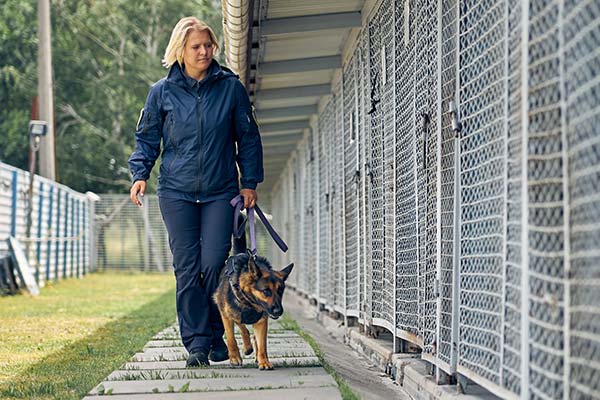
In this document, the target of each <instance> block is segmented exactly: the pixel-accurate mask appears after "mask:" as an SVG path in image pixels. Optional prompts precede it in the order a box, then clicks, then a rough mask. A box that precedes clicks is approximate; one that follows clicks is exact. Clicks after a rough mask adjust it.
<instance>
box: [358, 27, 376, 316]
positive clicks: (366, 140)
mask: <svg viewBox="0 0 600 400" xmlns="http://www.w3.org/2000/svg"><path fill="white" fill-rule="evenodd" d="M369 41H370V39H369V30H368V29H363V31H362V32H361V36H360V42H361V44H360V58H359V59H360V72H361V78H360V79H359V81H360V83H361V89H362V90H361V91H360V95H359V99H360V107H359V137H360V159H361V161H360V167H361V188H360V207H359V212H360V224H359V226H360V227H361V232H360V238H361V243H360V246H361V248H360V255H361V257H360V268H361V276H360V277H361V280H362V282H361V301H360V304H361V306H360V310H361V312H362V318H363V322H365V321H368V320H371V319H372V318H373V315H372V314H373V313H372V303H373V300H372V278H373V274H372V264H371V250H372V244H371V191H370V185H371V178H370V175H369V171H370V167H369V165H370V160H371V150H370V149H371V140H370V139H371V135H370V132H371V129H370V128H371V125H370V119H369V115H368V114H367V113H368V112H369V110H370V109H371V67H370V61H371V57H370V51H369V48H370V43H369Z"/></svg>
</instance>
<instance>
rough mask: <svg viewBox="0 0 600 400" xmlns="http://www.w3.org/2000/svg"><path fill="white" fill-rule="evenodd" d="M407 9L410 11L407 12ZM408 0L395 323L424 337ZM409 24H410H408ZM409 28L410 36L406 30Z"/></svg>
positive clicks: (401, 52) (400, 102) (401, 46)
mask: <svg viewBox="0 0 600 400" xmlns="http://www.w3.org/2000/svg"><path fill="white" fill-rule="evenodd" d="M406 13H408V15H406ZM411 20H412V18H411V9H410V6H409V5H408V4H407V1H406V0H405V1H397V2H396V29H395V31H396V46H395V48H396V78H395V81H396V82H395V83H396V210H395V212H396V221H395V225H396V243H397V247H396V262H397V265H396V310H397V318H396V327H397V328H398V329H399V330H400V331H402V332H406V333H407V334H408V336H407V337H411V336H412V337H413V341H417V337H421V340H422V333H421V326H420V325H419V310H418V304H419V281H418V276H419V271H418V265H417V262H418V259H417V256H418V254H417V199H416V194H415V193H416V188H417V186H416V174H415V171H416V163H415V157H416V140H415V88H414V74H415V60H414V54H415V48H414V43H415V39H416V38H415V37H414V36H412V35H411V34H410V33H411V29H410V21H411ZM406 24H408V25H409V26H408V27H407V26H406ZM407 29H408V36H406V30H407Z"/></svg>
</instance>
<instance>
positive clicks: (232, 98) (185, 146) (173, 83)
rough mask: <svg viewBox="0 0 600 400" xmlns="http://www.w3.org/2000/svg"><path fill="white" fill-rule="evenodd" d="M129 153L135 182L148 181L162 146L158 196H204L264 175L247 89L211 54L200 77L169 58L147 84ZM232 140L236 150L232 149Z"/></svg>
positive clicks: (223, 193)
mask: <svg viewBox="0 0 600 400" xmlns="http://www.w3.org/2000/svg"><path fill="white" fill-rule="evenodd" d="M135 139H136V148H135V151H134V152H133V154H132V155H131V157H129V168H130V170H131V173H132V175H133V178H132V179H133V182H135V181H137V180H148V177H149V176H150V171H151V170H152V167H153V166H154V163H155V161H156V159H157V158H158V155H159V153H160V148H161V145H160V144H161V141H162V155H161V156H162V162H161V165H160V175H159V179H158V192H159V195H164V196H168V197H182V198H189V199H190V200H200V201H210V200H214V199H216V198H224V199H225V198H230V197H231V195H235V194H237V193H239V186H238V171H237V168H236V162H237V165H238V166H239V169H240V172H241V179H240V183H241V185H242V188H245V189H256V186H257V184H258V183H259V182H262V180H263V160H262V144H261V140H260V135H259V132H258V126H257V124H256V121H255V119H254V116H253V114H252V108H251V105H250V101H249V99H248V95H247V93H246V89H245V88H244V86H243V85H242V84H241V82H240V81H239V80H238V78H237V75H235V74H234V73H233V72H231V71H230V70H228V69H227V68H224V67H221V66H220V65H219V64H218V63H217V62H216V61H214V60H213V62H212V64H211V66H210V67H209V69H208V72H207V76H206V77H205V78H204V79H203V80H202V81H200V82H197V81H196V80H195V79H193V78H190V77H188V76H187V75H185V74H184V73H183V70H182V69H181V67H180V66H179V64H178V63H175V64H174V65H173V66H172V67H171V69H170V71H169V74H168V75H167V77H166V78H163V79H161V80H160V81H158V82H156V83H155V84H154V85H153V86H152V88H151V89H150V93H149V94H148V98H147V99H146V104H145V106H144V109H143V110H142V113H141V115H140V119H139V121H138V124H137V127H136V132H135ZM236 144H237V152H236Z"/></svg>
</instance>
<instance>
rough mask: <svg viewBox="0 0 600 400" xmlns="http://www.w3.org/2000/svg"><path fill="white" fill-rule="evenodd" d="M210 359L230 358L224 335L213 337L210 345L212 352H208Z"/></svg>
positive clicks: (222, 359) (215, 360)
mask: <svg viewBox="0 0 600 400" xmlns="http://www.w3.org/2000/svg"><path fill="white" fill-rule="evenodd" d="M208 359H209V360H210V361H214V362H219V361H225V360H229V352H228V351H227V346H226V345H225V342H224V341H223V338H222V337H220V338H218V339H213V342H212V344H211V346H210V352H209V353H208Z"/></svg>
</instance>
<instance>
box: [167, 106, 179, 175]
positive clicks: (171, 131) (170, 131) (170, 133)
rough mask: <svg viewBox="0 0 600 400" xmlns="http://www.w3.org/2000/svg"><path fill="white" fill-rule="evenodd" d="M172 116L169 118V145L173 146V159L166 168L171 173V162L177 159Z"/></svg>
mask: <svg viewBox="0 0 600 400" xmlns="http://www.w3.org/2000/svg"><path fill="white" fill-rule="evenodd" d="M173 124H174V122H173V116H171V118H169V128H168V129H169V141H170V142H171V146H172V147H173V159H172V160H171V162H170V163H169V167H168V168H167V171H168V172H169V173H171V168H172V167H173V164H174V163H175V160H177V156H178V149H177V143H175V137H174V136H173Z"/></svg>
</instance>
